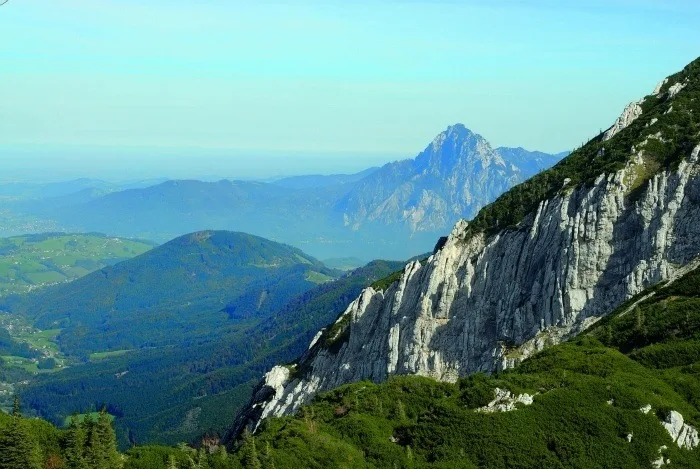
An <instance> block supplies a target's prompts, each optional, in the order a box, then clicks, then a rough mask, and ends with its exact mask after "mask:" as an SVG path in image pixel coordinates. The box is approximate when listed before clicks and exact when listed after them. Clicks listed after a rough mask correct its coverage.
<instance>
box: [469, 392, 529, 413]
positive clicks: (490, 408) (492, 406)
mask: <svg viewBox="0 0 700 469" xmlns="http://www.w3.org/2000/svg"><path fill="white" fill-rule="evenodd" d="M494 395H495V397H494V399H493V400H492V401H491V402H489V403H488V404H487V405H485V406H484V407H479V408H478V409H476V410H477V412H484V413H487V414H490V413H493V412H510V411H511V410H515V409H516V408H517V407H518V404H522V405H532V403H533V402H534V400H535V396H533V395H531V394H519V395H517V396H516V395H514V394H513V393H512V392H510V391H508V390H507V389H501V388H496V389H494Z"/></svg>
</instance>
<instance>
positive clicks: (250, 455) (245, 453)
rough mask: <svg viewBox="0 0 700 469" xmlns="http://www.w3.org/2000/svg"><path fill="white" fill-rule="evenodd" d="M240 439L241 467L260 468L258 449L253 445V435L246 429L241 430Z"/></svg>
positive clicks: (246, 468) (247, 468) (248, 468)
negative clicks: (241, 435)
mask: <svg viewBox="0 0 700 469" xmlns="http://www.w3.org/2000/svg"><path fill="white" fill-rule="evenodd" d="M242 440H243V441H242V443H241V449H240V451H239V454H240V458H241V464H242V465H243V467H244V468H245V469H262V464H260V458H258V450H257V448H256V447H255V437H254V436H253V435H251V434H250V432H248V431H247V430H246V431H244V432H243V437H242Z"/></svg>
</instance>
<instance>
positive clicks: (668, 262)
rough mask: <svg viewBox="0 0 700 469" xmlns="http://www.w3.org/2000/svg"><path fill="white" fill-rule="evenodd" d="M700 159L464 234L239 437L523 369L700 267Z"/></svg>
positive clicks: (356, 316)
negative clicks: (638, 183)
mask: <svg viewBox="0 0 700 469" xmlns="http://www.w3.org/2000/svg"><path fill="white" fill-rule="evenodd" d="M699 153H700V146H698V147H696V148H695V149H694V150H693V152H692V154H691V155H689V157H688V158H687V159H686V160H684V161H683V162H682V163H681V164H680V165H679V166H678V168H675V169H672V170H666V171H662V172H659V173H658V174H656V175H655V176H653V177H652V178H651V179H650V180H649V181H648V182H647V183H646V185H645V186H643V189H641V190H637V191H636V192H633V191H632V189H633V187H632V186H631V184H632V183H631V182H630V181H634V180H635V178H634V177H632V176H631V175H633V174H635V173H636V172H637V170H638V166H639V165H643V164H644V160H643V159H642V158H637V159H636V160H635V161H634V162H632V163H630V164H629V165H628V166H627V168H625V169H624V170H622V171H619V172H617V173H615V174H611V175H608V176H601V177H599V178H598V180H596V181H595V183H594V184H593V186H592V187H578V188H572V189H570V190H565V191H564V193H563V194H562V195H561V196H558V197H556V198H553V199H551V200H547V201H543V202H542V203H541V204H540V206H539V209H538V210H537V212H536V213H535V214H533V215H531V216H530V217H529V218H527V219H526V220H524V221H523V222H522V223H520V225H519V226H518V227H517V228H514V229H512V230H506V231H503V232H501V233H499V234H498V235H496V236H493V237H491V238H486V237H485V235H483V234H479V235H476V236H471V237H469V238H465V232H466V230H465V228H466V226H467V224H466V222H460V223H458V224H457V226H456V227H455V229H454V230H453V232H452V234H451V235H450V237H449V239H448V240H447V242H446V244H445V245H444V247H443V248H442V249H441V250H440V251H439V252H437V253H436V254H434V255H433V256H431V257H430V258H429V259H428V260H427V261H425V262H424V263H423V265H422V264H421V263H419V262H413V263H410V264H408V265H407V266H406V268H405V271H404V273H403V275H402V276H401V278H400V280H399V281H398V282H397V283H394V284H393V285H392V286H390V287H389V288H388V289H387V290H386V291H384V292H382V291H375V290H374V289H372V288H368V289H366V290H365V291H363V293H362V294H361V295H360V296H359V297H358V298H357V299H356V300H355V301H353V303H352V304H350V306H349V307H348V308H347V310H346V311H345V313H343V315H341V316H340V318H339V319H338V321H337V323H336V324H335V326H334V327H332V328H330V331H329V332H326V333H325V334H324V335H323V336H322V337H320V338H319V337H317V338H316V340H315V341H314V342H313V343H312V345H311V346H310V348H309V350H308V352H307V353H306V354H305V356H303V357H302V358H301V359H300V361H299V363H298V364H297V365H296V367H293V368H291V369H290V368H285V367H275V368H274V369H273V370H272V371H271V372H270V373H268V375H266V379H265V380H263V382H262V383H261V384H260V386H259V387H258V392H257V394H258V395H257V397H256V398H255V399H254V402H253V404H252V406H251V407H250V408H249V410H248V412H247V413H246V414H245V415H244V416H242V417H241V418H239V422H238V424H239V426H240V425H241V424H243V423H245V424H246V425H248V426H250V427H252V428H255V427H256V426H257V425H258V424H259V422H260V420H261V419H262V418H265V417H268V416H279V415H284V414H288V413H291V412H294V411H296V410H297V409H298V408H299V406H300V405H302V404H304V403H306V402H308V401H309V400H310V399H311V398H313V397H314V396H315V395H316V394H317V393H319V392H322V391H326V390H330V389H332V388H335V387H337V386H340V385H343V384H346V383H350V382H355V381H360V380H363V379H370V380H373V381H383V380H386V379H387V378H388V377H389V376H391V375H395V374H418V375H423V376H430V377H433V378H436V379H438V380H444V381H455V380H456V379H457V378H458V377H460V376H466V375H469V374H470V373H473V372H476V371H493V370H498V369H502V368H504V367H508V366H513V365H515V364H516V363H518V362H519V361H520V360H522V359H524V358H526V357H527V356H528V355H530V354H531V353H533V352H535V351H537V350H540V349H542V348H543V347H545V346H548V345H552V344H555V343H558V342H560V341H561V340H564V339H566V338H567V337H570V336H571V335H572V334H575V333H577V332H579V331H581V330H582V329H584V328H586V327H587V326H588V325H589V324H591V323H592V322H594V321H595V320H597V319H598V318H600V317H601V316H602V315H604V314H606V313H607V312H609V311H611V310H613V309H614V308H615V307H616V306H618V305H619V304H621V303H622V302H624V301H625V300H627V299H629V298H630V297H632V296H633V295H635V294H637V293H639V292H640V291H641V290H643V289H644V288H646V287H648V286H650V285H652V284H654V283H657V282H659V281H662V280H665V279H669V278H671V277H672V276H673V275H674V273H675V272H677V271H678V269H680V268H681V267H682V266H683V265H685V264H687V263H688V262H690V261H692V260H693V259H695V258H696V257H697V256H698V255H699V254H700V177H699V175H700V164H699V162H698V154H699Z"/></svg>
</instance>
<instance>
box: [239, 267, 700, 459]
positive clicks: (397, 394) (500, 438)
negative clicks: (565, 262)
mask: <svg viewBox="0 0 700 469" xmlns="http://www.w3.org/2000/svg"><path fill="white" fill-rule="evenodd" d="M652 291H653V292H655V295H654V296H653V297H651V298H650V299H647V300H646V301H643V302H642V303H640V304H638V305H636V306H634V307H631V306H632V305H633V303H632V302H629V303H628V304H627V305H624V306H623V307H621V308H619V309H618V310H617V311H615V312H614V313H613V314H611V315H610V316H609V317H608V318H606V319H605V320H604V321H603V322H601V323H600V324H598V325H596V326H594V327H593V328H592V329H591V330H589V331H588V332H587V333H586V334H583V335H581V336H580V337H578V338H576V339H574V340H572V341H570V342H568V343H564V344H561V345H559V346H556V347H553V348H550V349H548V350H546V351H544V352H541V353H539V354H537V355H536V356H534V357H533V358H531V359H529V360H526V361H525V362H524V363H523V364H521V365H520V366H519V367H517V368H516V369H513V370H508V371H505V372H502V373H498V374H494V375H492V376H489V377H487V376H485V375H475V376H472V377H470V378H468V379H462V380H460V381H459V382H457V383H455V384H446V383H438V382H436V381H433V380H431V379H429V378H422V377H416V376H407V377H395V378H392V379H390V380H389V381H388V382H386V383H383V384H374V383H370V382H361V383H355V384H351V385H347V386H344V387H341V388H339V389H336V390H334V391H332V392H329V393H327V394H324V395H322V396H319V397H318V398H317V399H315V401H314V402H313V404H311V405H309V406H306V407H304V408H303V409H302V410H301V411H300V412H299V413H298V414H297V415H296V416H291V417H284V418H277V419H270V420H267V421H265V422H264V423H263V428H262V430H261V431H260V432H259V433H258V434H257V435H256V436H255V438H254V443H255V446H256V448H257V450H258V454H260V452H261V450H263V451H265V452H267V453H269V458H270V459H271V460H272V461H273V463H274V467H276V468H299V467H308V468H314V467H317V468H325V467H358V468H359V467H362V468H366V467H377V468H384V467H398V468H418V467H434V468H438V467H440V468H454V467H464V468H469V467H488V468H511V467H519V468H593V467H600V468H622V467H629V468H633V467H634V468H636V467H652V461H655V460H658V459H659V457H663V458H664V460H668V459H670V461H671V462H672V463H673V465H672V466H668V467H700V449H698V448H696V449H694V450H690V449H686V448H680V447H679V446H678V445H677V444H676V443H674V442H673V440H672V439H671V437H670V436H669V433H668V432H667V431H666V430H665V429H664V427H663V426H662V424H661V421H662V420H664V419H666V417H667V415H668V414H669V412H670V411H671V410H674V411H677V412H679V413H680V414H681V415H682V416H683V417H684V419H685V422H686V423H687V424H689V425H692V426H694V427H695V428H697V427H698V426H699V425H700V376H699V373H700V272H697V271H696V272H692V273H691V274H688V275H686V276H685V277H684V278H682V279H681V280H679V281H676V282H675V283H673V284H671V285H670V286H666V287H664V286H658V287H657V288H655V289H653V290H652ZM648 293H649V292H646V293H645V294H644V295H639V298H643V297H644V296H645V295H646V294H648ZM496 388H500V389H504V390H508V391H510V392H511V393H513V395H516V396H517V395H521V394H523V393H529V394H531V395H534V402H533V403H532V404H531V405H525V404H516V406H515V409H514V410H511V411H509V412H493V413H486V412H479V411H477V410H476V409H478V408H481V407H484V406H487V405H488V404H489V402H490V401H492V400H493V399H494V395H495V394H494V392H495V389H496ZM647 405H650V406H651V410H650V411H649V412H648V413H644V412H642V411H640V409H642V408H644V407H646V406H647ZM246 447H247V448H248V449H247V450H246V449H245V448H246ZM250 447H251V442H250V441H249V442H248V444H247V445H244V448H242V449H241V450H239V451H238V453H237V457H238V458H239V459H240V460H241V461H242V460H244V459H245V458H247V457H248V456H246V454H247V453H246V451H249V448H250ZM261 457H262V456H258V459H260V458H261ZM248 467H253V466H248Z"/></svg>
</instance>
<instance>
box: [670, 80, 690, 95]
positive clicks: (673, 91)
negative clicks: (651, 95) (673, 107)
mask: <svg viewBox="0 0 700 469" xmlns="http://www.w3.org/2000/svg"><path fill="white" fill-rule="evenodd" d="M685 85H686V83H676V84H674V85H672V86H671V87H670V88H669V89H668V97H669V98H673V97H674V96H675V95H677V94H678V93H680V91H681V90H682V89H683V88H685Z"/></svg>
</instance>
